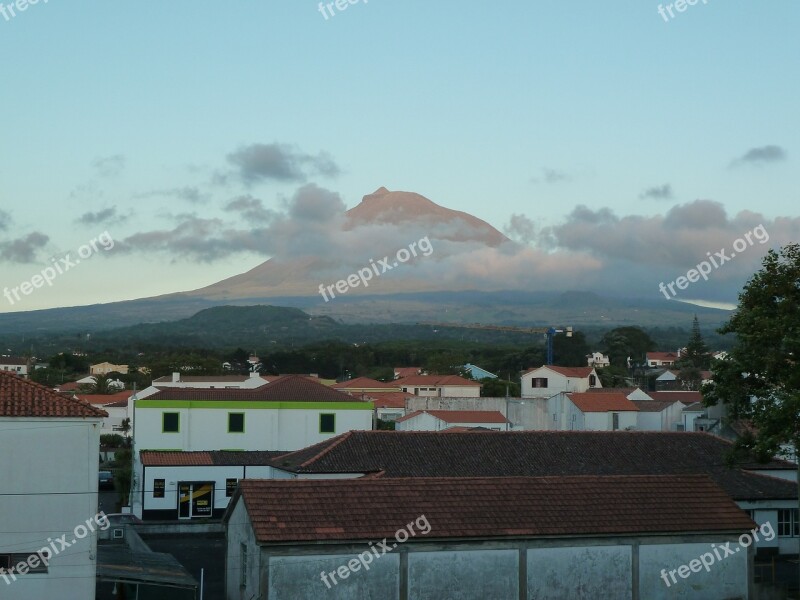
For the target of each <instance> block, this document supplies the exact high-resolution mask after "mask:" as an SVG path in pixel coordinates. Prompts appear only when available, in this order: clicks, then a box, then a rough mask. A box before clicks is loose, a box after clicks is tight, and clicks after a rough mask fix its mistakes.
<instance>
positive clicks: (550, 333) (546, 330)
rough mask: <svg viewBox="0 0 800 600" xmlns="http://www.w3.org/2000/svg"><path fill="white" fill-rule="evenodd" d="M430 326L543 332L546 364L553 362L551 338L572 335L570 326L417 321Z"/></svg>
mask: <svg viewBox="0 0 800 600" xmlns="http://www.w3.org/2000/svg"><path fill="white" fill-rule="evenodd" d="M418 324H419V325H429V326H431V327H451V328H454V329H486V330H490V331H510V332H513V333H543V334H544V335H545V336H547V364H548V365H552V364H553V338H554V337H555V336H556V334H557V333H565V334H566V335H567V337H572V327H512V326H510V325H481V324H480V323H418Z"/></svg>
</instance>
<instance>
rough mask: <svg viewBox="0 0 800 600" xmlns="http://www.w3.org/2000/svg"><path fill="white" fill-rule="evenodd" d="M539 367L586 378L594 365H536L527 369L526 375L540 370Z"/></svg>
mask: <svg viewBox="0 0 800 600" xmlns="http://www.w3.org/2000/svg"><path fill="white" fill-rule="evenodd" d="M539 369H550V370H551V371H555V372H556V373H559V374H561V375H563V376H564V377H574V378H577V379H585V378H587V377H589V375H591V374H592V371H594V367H558V366H556V365H542V366H541V367H534V368H532V369H528V370H527V371H525V373H524V375H527V374H528V373H532V372H533V371H538V370H539Z"/></svg>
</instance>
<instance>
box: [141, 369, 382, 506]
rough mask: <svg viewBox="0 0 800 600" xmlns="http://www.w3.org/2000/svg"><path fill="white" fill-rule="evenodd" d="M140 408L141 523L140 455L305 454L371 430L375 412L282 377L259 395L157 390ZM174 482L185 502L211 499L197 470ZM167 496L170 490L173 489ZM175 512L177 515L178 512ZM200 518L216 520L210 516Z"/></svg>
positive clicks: (297, 378)
mask: <svg viewBox="0 0 800 600" xmlns="http://www.w3.org/2000/svg"><path fill="white" fill-rule="evenodd" d="M156 389H157V391H156V392H155V393H150V391H151V390H150V388H148V390H145V391H146V392H147V393H148V394H149V395H147V396H145V397H136V398H135V399H134V400H132V402H133V403H134V419H133V427H134V461H135V462H134V472H135V474H136V481H135V485H134V490H133V492H132V502H133V503H134V504H133V511H134V512H135V513H136V514H138V515H140V516H141V515H142V511H143V509H144V506H143V503H142V493H145V494H147V493H152V490H148V489H147V487H146V486H145V487H144V488H142V482H143V481H144V473H143V471H144V469H143V464H142V460H141V453H142V452H143V451H147V450H165V449H170V450H177V451H181V452H197V451H213V450H232V451H278V450H281V451H290V450H297V449H299V448H305V447H307V446H311V445H313V444H316V443H318V442H322V441H324V440H327V439H330V438H331V437H333V436H335V435H337V434H340V433H343V432H346V431H351V430H371V429H372V411H373V406H372V403H371V402H369V401H363V400H359V399H357V398H355V397H353V396H349V395H347V394H344V393H342V392H339V391H336V390H334V389H331V388H329V387H328V386H326V385H324V384H322V383H319V382H318V381H315V380H313V379H311V378H308V377H305V376H302V375H284V376H281V377H277V378H275V379H274V380H273V381H272V382H271V383H268V384H266V385H262V386H261V387H258V388H255V389H192V388H163V389H161V388H156ZM176 466H184V474H183V476H181V477H176V478H175V479H173V480H171V481H172V484H170V485H172V486H173V487H172V489H173V491H174V490H175V489H178V490H180V489H182V488H181V486H182V485H184V484H186V485H189V486H190V488H187V494H188V495H187V497H186V499H185V501H186V502H189V503H192V502H193V501H194V499H196V498H197V497H199V495H201V494H203V495H207V494H208V491H209V490H210V489H213V488H214V487H215V485H214V483H213V480H212V479H208V478H207V479H204V480H198V479H197V474H196V473H194V472H193V471H192V467H191V466H188V465H176ZM168 489H169V488H168ZM173 508H174V510H177V509H178V506H177V504H176V505H174V507H173ZM195 516H210V515H209V514H202V515H195Z"/></svg>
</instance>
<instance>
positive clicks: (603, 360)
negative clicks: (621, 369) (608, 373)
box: [586, 352, 611, 369]
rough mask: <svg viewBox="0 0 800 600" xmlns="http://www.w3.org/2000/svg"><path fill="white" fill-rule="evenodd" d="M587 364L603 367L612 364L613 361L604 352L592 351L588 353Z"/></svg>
mask: <svg viewBox="0 0 800 600" xmlns="http://www.w3.org/2000/svg"><path fill="white" fill-rule="evenodd" d="M586 364H587V365H588V366H590V367H596V368H598V369H602V368H604V367H609V366H611V361H610V360H608V356H606V355H605V354H603V353H602V352H592V353H591V354H587V355H586Z"/></svg>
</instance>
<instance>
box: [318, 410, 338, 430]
mask: <svg viewBox="0 0 800 600" xmlns="http://www.w3.org/2000/svg"><path fill="white" fill-rule="evenodd" d="M319 432H320V433H336V415H333V414H321V415H320V416H319Z"/></svg>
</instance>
